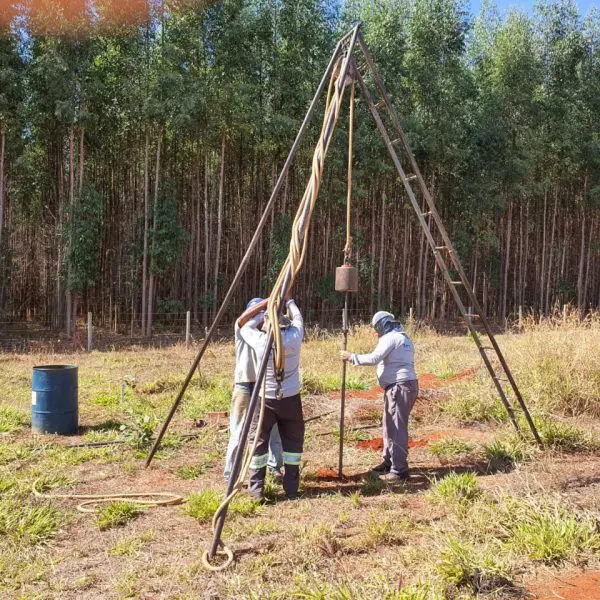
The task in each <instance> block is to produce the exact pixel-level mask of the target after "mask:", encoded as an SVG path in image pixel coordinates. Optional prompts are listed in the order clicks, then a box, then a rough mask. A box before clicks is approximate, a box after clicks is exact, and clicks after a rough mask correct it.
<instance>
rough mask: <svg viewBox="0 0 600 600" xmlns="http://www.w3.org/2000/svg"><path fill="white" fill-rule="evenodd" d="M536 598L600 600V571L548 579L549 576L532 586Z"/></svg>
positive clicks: (530, 589) (542, 599)
mask: <svg viewBox="0 0 600 600" xmlns="http://www.w3.org/2000/svg"><path fill="white" fill-rule="evenodd" d="M529 591H530V592H531V593H532V594H533V597H534V598H535V599H536V600H556V599H557V598H561V599H562V600H599V599H600V571H593V572H591V573H590V572H588V573H571V574H569V573H567V574H565V575H562V576H560V577H557V578H556V579H551V580H550V581H548V578H547V577H544V578H543V580H540V582H539V583H535V584H533V585H531V586H530V588H529Z"/></svg>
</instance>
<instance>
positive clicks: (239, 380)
mask: <svg viewBox="0 0 600 600" xmlns="http://www.w3.org/2000/svg"><path fill="white" fill-rule="evenodd" d="M266 306H267V301H266V300H263V299H262V298H253V299H252V300H250V302H248V304H247V306H246V310H245V311H244V312H243V313H242V314H241V315H240V317H239V318H238V319H237V321H236V322H235V385H234V387H233V395H232V397H231V410H230V411H229V443H228V445H227V455H226V457H225V470H224V472H223V475H224V477H225V479H227V480H228V479H229V476H230V475H231V470H232V468H233V455H234V452H235V450H236V448H237V447H238V444H239V441H240V433H241V429H242V424H243V423H244V418H245V416H246V411H247V410H248V404H249V403H250V397H251V396H252V390H253V389H254V382H255V381H256V352H255V351H254V350H253V348H252V347H251V346H249V345H248V344H247V343H246V342H245V341H244V339H243V338H242V335H241V333H240V332H241V329H242V327H243V326H244V325H245V324H246V323H248V322H249V321H253V322H255V324H256V325H257V326H260V325H261V324H262V322H263V321H264V316H263V315H264V310H265V308H266ZM268 466H269V471H270V473H271V475H272V476H273V477H274V478H275V479H281V477H282V473H281V467H282V466H283V454H282V448H281V438H280V437H279V430H278V429H277V426H275V427H273V430H272V432H271V439H270V442H269V458H268Z"/></svg>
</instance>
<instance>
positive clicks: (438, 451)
mask: <svg viewBox="0 0 600 600" xmlns="http://www.w3.org/2000/svg"><path fill="white" fill-rule="evenodd" d="M471 449H472V448H471V446H470V445H469V444H467V443H466V442H463V441H462V440H457V439H454V438H444V439H441V440H439V441H437V442H433V444H430V446H429V452H431V454H433V455H434V456H437V457H446V456H457V455H459V454H468V453H469V452H470V451H471Z"/></svg>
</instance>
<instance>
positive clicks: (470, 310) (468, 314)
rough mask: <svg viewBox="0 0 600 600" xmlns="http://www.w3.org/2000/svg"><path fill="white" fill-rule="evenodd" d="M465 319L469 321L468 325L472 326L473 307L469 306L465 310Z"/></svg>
mask: <svg viewBox="0 0 600 600" xmlns="http://www.w3.org/2000/svg"><path fill="white" fill-rule="evenodd" d="M467 319H468V320H469V325H472V324H473V307H472V306H469V307H468V309H467Z"/></svg>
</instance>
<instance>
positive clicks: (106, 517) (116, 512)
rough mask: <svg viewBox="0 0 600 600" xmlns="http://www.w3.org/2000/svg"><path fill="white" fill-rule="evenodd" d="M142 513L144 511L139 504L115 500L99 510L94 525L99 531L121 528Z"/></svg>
mask: <svg viewBox="0 0 600 600" xmlns="http://www.w3.org/2000/svg"><path fill="white" fill-rule="evenodd" d="M143 512H144V509H143V508H142V507H141V506H140V505H139V504H135V503H134V502H128V501H127V500H116V501H115V502H109V503H108V504H106V505H105V506H103V507H101V508H100V509H99V511H98V516H97V520H96V524H97V526H98V529H99V530H100V531H106V530H107V529H113V528H114V527H123V526H124V525H127V523H129V521H132V520H133V519H135V518H136V517H137V516H138V515H140V514H142V513H143Z"/></svg>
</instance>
